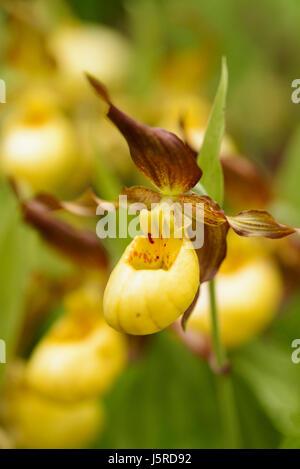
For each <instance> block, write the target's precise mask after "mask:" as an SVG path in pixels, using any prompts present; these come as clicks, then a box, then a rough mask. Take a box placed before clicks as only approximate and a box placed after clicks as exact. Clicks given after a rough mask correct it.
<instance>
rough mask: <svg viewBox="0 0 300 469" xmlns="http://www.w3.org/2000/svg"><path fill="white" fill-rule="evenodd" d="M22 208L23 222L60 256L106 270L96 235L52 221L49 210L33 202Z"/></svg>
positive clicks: (104, 253) (105, 261)
mask: <svg viewBox="0 0 300 469" xmlns="http://www.w3.org/2000/svg"><path fill="white" fill-rule="evenodd" d="M22 208H23V213H24V218H25V221H26V222H27V223H28V224H30V225H31V226H33V227H34V228H35V229H37V231H38V232H39V233H40V234H41V235H42V237H43V238H44V239H45V240H46V241H47V242H48V243H49V244H50V245H52V246H53V247H54V248H56V249H57V250H58V251H60V252H61V253H62V254H64V255H65V256H67V257H68V258H70V259H71V260H73V261H75V262H77V263H79V264H82V265H84V266H86V267H92V268H106V267H107V266H108V255H107V253H106V250H105V249H104V247H103V246H102V245H101V243H100V241H99V239H98V238H97V236H96V235H94V234H93V233H91V232H89V231H86V230H79V229H77V228H74V227H73V226H71V225H69V224H68V223H66V222H64V221H62V220H59V219H56V218H55V217H53V215H52V214H51V213H50V211H49V208H47V207H46V206H45V205H43V204H42V203H41V202H38V201H36V200H32V201H29V202H25V203H23V204H22Z"/></svg>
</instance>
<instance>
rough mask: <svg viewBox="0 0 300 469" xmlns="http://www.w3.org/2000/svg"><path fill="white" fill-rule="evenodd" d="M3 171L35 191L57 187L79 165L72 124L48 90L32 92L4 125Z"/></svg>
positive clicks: (2, 146)
mask: <svg viewBox="0 0 300 469" xmlns="http://www.w3.org/2000/svg"><path fill="white" fill-rule="evenodd" d="M0 164H1V167H2V169H3V171H4V172H5V173H6V174H8V175H10V176H12V177H14V178H15V179H17V180H18V181H20V182H23V183H24V184H26V185H27V186H29V187H30V188H31V189H33V190H43V191H45V190H50V191H52V190H55V189H57V188H59V187H61V186H62V184H63V183H64V182H65V180H66V179H67V177H68V178H70V174H71V175H72V171H74V169H75V166H77V165H78V150H77V148H76V143H75V136H74V132H73V129H72V126H71V125H70V123H69V122H68V120H67V119H66V118H65V117H64V116H63V115H62V114H60V113H59V112H58V110H57V109H55V108H54V107H53V105H52V104H51V100H50V97H49V96H48V95H47V93H43V92H42V93H41V92H38V91H37V92H36V93H35V92H33V93H32V94H31V93H29V94H28V95H27V96H26V99H24V102H23V103H20V107H19V110H18V112H17V113H16V114H13V115H11V116H10V117H8V119H7V121H6V122H5V123H4V126H3V138H2V144H1V163H0Z"/></svg>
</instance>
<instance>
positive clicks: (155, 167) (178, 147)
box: [87, 75, 202, 195]
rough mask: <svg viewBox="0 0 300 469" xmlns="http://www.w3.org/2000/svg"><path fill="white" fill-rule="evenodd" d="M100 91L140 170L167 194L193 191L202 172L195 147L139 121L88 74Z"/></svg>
mask: <svg viewBox="0 0 300 469" xmlns="http://www.w3.org/2000/svg"><path fill="white" fill-rule="evenodd" d="M87 78H88V80H89V82H90V84H91V85H92V86H93V88H94V90H95V91H96V93H97V94H98V95H99V96H101V98H102V99H104V101H106V103H108V104H109V110H108V113H107V116H108V118H109V119H110V120H111V121H112V122H113V123H114V124H115V126H116V127H117V128H118V129H119V131H120V132H121V133H122V134H123V136H124V137H125V139H126V141H127V144H128V146H129V150H130V154H131V157H132V159H133V161H134V163H135V164H136V166H137V167H138V169H139V170H140V171H141V172H142V173H143V174H144V175H145V176H146V177H147V178H148V179H149V180H150V181H151V182H152V184H154V185H155V186H156V187H157V188H158V189H160V190H161V191H162V192H163V193H165V194H168V195H172V194H180V193H182V192H186V191H189V190H190V189H192V187H194V186H195V184H196V183H197V182H198V181H199V179H200V177H201V175H202V171H201V169H200V168H199V167H198V165H197V162H196V160H195V157H194V154H193V152H192V151H191V149H190V148H189V147H188V146H187V145H186V144H185V143H184V142H183V141H182V140H180V138H178V137H177V136H176V135H175V134H173V133H171V132H168V131H166V130H163V129H159V128H156V127H150V126H148V125H145V124H143V123H141V122H138V121H136V120H135V119H133V118H132V117H129V116H128V115H127V114H125V113H124V112H122V111H121V110H120V109H118V108H117V107H116V106H114V104H112V102H111V100H110V98H109V95H108V92H107V90H106V89H105V87H104V86H103V85H102V84H101V83H100V82H99V81H98V80H97V79H96V78H94V77H92V76H91V75H87Z"/></svg>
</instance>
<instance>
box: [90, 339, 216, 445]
mask: <svg viewBox="0 0 300 469" xmlns="http://www.w3.org/2000/svg"><path fill="white" fill-rule="evenodd" d="M151 339H152V341H153V342H151V343H150V344H149V349H148V350H147V353H146V355H145V356H144V357H141V358H140V360H139V361H138V362H136V363H135V364H134V365H131V366H130V367H128V369H127V371H126V372H125V373H124V374H123V376H122V377H121V379H120V380H119V382H118V383H117V384H116V386H115V388H114V390H113V392H112V393H111V394H110V396H108V399H107V407H108V416H107V429H106V432H105V434H104V435H103V437H102V438H101V439H100V441H99V442H98V444H97V447H101V448H213V447H216V446H218V445H219V441H220V420H219V417H218V410H217V407H218V406H217V400H216V393H215V389H214V379H213V376H212V374H211V372H210V370H209V368H208V366H207V364H206V363H204V362H202V361H200V360H198V359H196V358H195V357H194V356H192V355H191V354H190V352H188V351H187V350H186V349H185V348H184V347H183V346H182V344H180V343H179V342H177V340H176V339H175V338H174V337H172V336H170V333H168V332H163V333H160V334H157V335H156V336H155V337H153V338H151Z"/></svg>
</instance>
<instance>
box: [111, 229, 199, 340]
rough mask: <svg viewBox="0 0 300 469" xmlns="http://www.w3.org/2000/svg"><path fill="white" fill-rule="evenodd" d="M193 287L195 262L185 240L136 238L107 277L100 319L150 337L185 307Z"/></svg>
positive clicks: (196, 274) (196, 277)
mask: <svg viewBox="0 0 300 469" xmlns="http://www.w3.org/2000/svg"><path fill="white" fill-rule="evenodd" d="M198 285H199V263H198V258H197V255H196V252H195V250H194V249H193V247H192V244H191V242H190V241H189V240H187V239H176V238H173V239H172V238H171V239H166V238H151V236H150V237H149V238H146V237H142V236H137V237H136V238H135V239H134V240H133V241H132V242H131V243H130V244H129V246H128V247H127V249H126V250H125V252H124V254H123V256H122V257H121V259H120V261H119V262H118V264H117V266H116V267H115V269H114V270H113V272H112V274H111V276H110V279H109V281H108V284H107V286H106V290H105V293H104V301H103V311H104V317H105V319H106V320H107V322H108V324H110V325H111V326H112V327H114V328H115V329H117V330H119V331H123V332H126V333H128V334H134V335H143V334H152V333H154V332H157V331H160V330H162V329H164V328H166V327H167V326H169V325H170V324H171V323H172V322H174V321H175V320H176V319H177V318H178V317H179V316H180V315H181V314H183V313H184V312H185V311H186V310H187V309H188V307H189V306H190V304H191V303H192V301H193V299H194V297H195V295H196V292H197V289H198Z"/></svg>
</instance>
